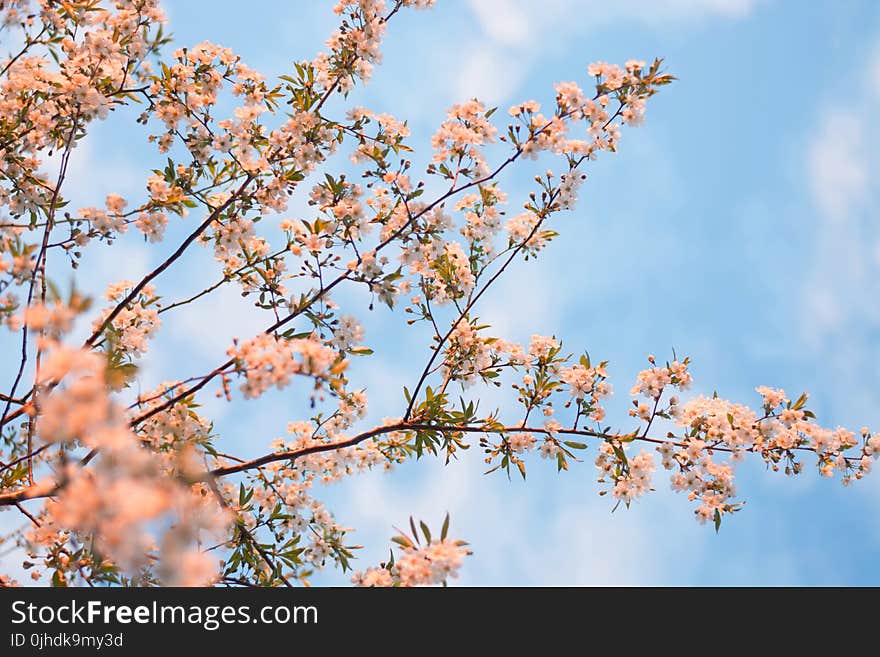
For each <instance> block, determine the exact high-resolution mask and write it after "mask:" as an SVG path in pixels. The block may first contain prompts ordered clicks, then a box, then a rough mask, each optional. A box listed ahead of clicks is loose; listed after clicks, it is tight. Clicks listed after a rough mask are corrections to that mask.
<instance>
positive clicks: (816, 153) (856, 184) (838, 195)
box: [808, 112, 868, 221]
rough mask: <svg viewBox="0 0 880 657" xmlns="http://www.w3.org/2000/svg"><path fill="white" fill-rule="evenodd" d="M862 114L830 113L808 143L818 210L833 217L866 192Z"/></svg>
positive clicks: (843, 214) (837, 218) (844, 213)
mask: <svg viewBox="0 0 880 657" xmlns="http://www.w3.org/2000/svg"><path fill="white" fill-rule="evenodd" d="M865 118H866V117H863V116H860V115H858V114H856V113H853V112H846V113H841V112H838V113H832V114H829V115H827V116H825V117H824V119H823V122H822V125H821V126H820V128H819V130H818V131H817V132H816V135H815V137H814V139H813V141H812V143H811V144H810V152H809V159H808V161H809V168H810V171H809V174H810V186H811V188H812V192H813V195H814V197H815V199H816V202H817V203H818V205H819V208H820V210H822V212H823V213H824V214H825V215H826V216H827V217H828V218H829V219H832V220H835V221H841V220H843V219H845V218H846V217H847V216H848V215H849V214H850V212H851V211H852V210H853V209H854V208H855V207H856V206H857V205H859V204H860V203H862V202H864V200H865V198H866V195H867V191H868V173H867V172H868V159H867V153H866V150H865V143H864V140H865V135H864V132H865V125H864V121H865Z"/></svg>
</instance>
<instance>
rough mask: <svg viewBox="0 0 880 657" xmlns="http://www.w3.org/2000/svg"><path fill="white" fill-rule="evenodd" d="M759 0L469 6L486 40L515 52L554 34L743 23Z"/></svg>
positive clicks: (499, 1)
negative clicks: (717, 20) (623, 26)
mask: <svg viewBox="0 0 880 657" xmlns="http://www.w3.org/2000/svg"><path fill="white" fill-rule="evenodd" d="M759 2H760V0H617V1H616V2H607V1H604V0H544V1H543V2H533V1H531V0H468V5H469V6H470V8H471V10H472V11H473V12H474V14H475V15H476V18H477V20H478V21H479V23H480V26H481V27H482V29H483V31H484V32H485V33H486V35H487V36H488V37H489V38H490V39H492V40H494V41H496V42H497V43H500V44H504V45H506V46H511V47H520V48H524V47H529V46H531V45H539V44H544V43H545V39H546V37H547V36H548V35H549V34H550V33H551V32H571V31H573V30H580V31H588V30H591V29H596V28H599V27H602V26H605V25H608V24H611V23H617V22H621V23H641V24H647V25H652V26H665V25H668V24H670V23H673V22H674V23H676V24H681V23H682V22H686V23H695V22H699V21H702V20H705V19H709V18H713V17H716V16H717V17H721V18H735V19H741V18H745V17H746V16H748V15H749V14H750V13H751V12H752V11H753V10H754V8H755V7H756V6H757V5H758V3H759Z"/></svg>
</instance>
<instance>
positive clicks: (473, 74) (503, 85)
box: [454, 44, 525, 105]
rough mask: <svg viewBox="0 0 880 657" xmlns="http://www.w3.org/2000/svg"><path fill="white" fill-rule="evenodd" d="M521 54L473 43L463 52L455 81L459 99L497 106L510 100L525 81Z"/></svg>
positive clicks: (493, 45) (489, 45) (456, 95)
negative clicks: (477, 98)
mask: <svg viewBox="0 0 880 657" xmlns="http://www.w3.org/2000/svg"><path fill="white" fill-rule="evenodd" d="M521 59H522V58H521V57H520V56H519V55H517V53H515V52H513V51H511V50H509V49H506V48H503V47H498V46H497V45H495V44H473V45H472V46H470V47H466V48H463V49H462V50H461V53H460V62H459V66H458V70H459V71H460V72H459V74H458V75H457V77H456V78H455V80H454V89H455V97H456V98H457V99H459V100H464V99H466V98H474V97H479V99H480V100H482V101H484V102H486V103H488V104H489V105H494V104H497V103H502V102H504V101H506V100H508V99H509V97H510V96H511V94H513V93H514V92H515V91H516V90H517V88H518V87H519V85H520V83H521V82H522V80H523V75H524V73H525V66H524V63H523V62H522V61H521Z"/></svg>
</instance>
